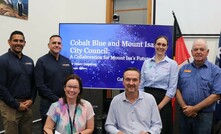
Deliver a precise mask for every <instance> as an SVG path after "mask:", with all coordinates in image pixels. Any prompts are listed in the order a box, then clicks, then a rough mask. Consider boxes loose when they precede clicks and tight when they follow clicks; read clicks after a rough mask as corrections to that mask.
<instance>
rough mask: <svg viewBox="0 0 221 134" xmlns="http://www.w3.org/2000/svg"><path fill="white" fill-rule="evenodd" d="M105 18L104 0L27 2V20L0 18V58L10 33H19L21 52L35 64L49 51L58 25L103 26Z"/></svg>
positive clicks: (41, 0) (32, 0)
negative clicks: (50, 38)
mask: <svg viewBox="0 0 221 134" xmlns="http://www.w3.org/2000/svg"><path fill="white" fill-rule="evenodd" d="M105 17H106V1H105V0H78V1H76V0H30V1H29V18H28V20H21V19H16V18H13V17H7V16H2V15H0V22H1V24H0V55H2V54H3V53H5V52H6V51H8V48H9V46H8V43H7V40H8V38H9V36H10V34H11V32H13V31H14V30H21V31H22V32H23V33H24V34H25V37H26V42H27V43H26V46H25V48H24V50H23V52H24V54H26V55H28V56H30V57H31V58H33V60H34V61H35V62H36V61H37V59H38V58H39V57H40V56H42V55H44V54H45V53H47V52H48V47H47V43H48V40H49V37H50V36H51V35H52V34H59V23H105Z"/></svg>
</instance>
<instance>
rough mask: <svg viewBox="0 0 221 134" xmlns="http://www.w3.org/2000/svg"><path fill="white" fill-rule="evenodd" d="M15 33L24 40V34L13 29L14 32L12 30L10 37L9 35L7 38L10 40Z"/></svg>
mask: <svg viewBox="0 0 221 134" xmlns="http://www.w3.org/2000/svg"><path fill="white" fill-rule="evenodd" d="M16 34H19V35H22V36H23V39H24V40H25V36H24V34H23V33H22V32H21V31H14V32H12V33H11V35H10V37H9V40H12V36H13V35H16Z"/></svg>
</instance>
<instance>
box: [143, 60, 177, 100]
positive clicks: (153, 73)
mask: <svg viewBox="0 0 221 134" xmlns="http://www.w3.org/2000/svg"><path fill="white" fill-rule="evenodd" d="M178 71H179V70H178V65H177V63H176V62H175V61H174V60H172V59H170V58H168V57H167V56H165V58H164V59H163V60H162V61H161V62H159V63H156V60H155V56H154V57H152V58H149V59H147V60H145V61H144V63H143V66H142V68H141V83H140V90H142V91H143V90H144V87H154V88H161V89H164V90H166V91H167V92H166V96H168V97H170V98H173V97H174V95H175V93H176V87H177V81H178Z"/></svg>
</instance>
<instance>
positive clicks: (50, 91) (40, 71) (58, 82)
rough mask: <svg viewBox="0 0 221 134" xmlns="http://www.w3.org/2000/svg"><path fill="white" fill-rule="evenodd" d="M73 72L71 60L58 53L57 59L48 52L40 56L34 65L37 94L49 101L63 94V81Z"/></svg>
mask: <svg viewBox="0 0 221 134" xmlns="http://www.w3.org/2000/svg"><path fill="white" fill-rule="evenodd" d="M72 73H73V68H72V65H71V61H70V60H69V59H68V58H66V57H64V56H62V55H59V58H58V60H56V58H55V57H54V56H53V55H52V54H51V53H50V52H49V53H48V54H46V55H44V56H42V57H40V58H39V59H38V61H37V63H36V66H35V81H36V87H37V89H38V92H39V95H40V96H41V97H42V98H45V99H47V100H49V101H51V102H55V101H58V99H59V98H60V97H62V96H64V88H63V82H64V79H65V78H66V76H67V75H69V74H72Z"/></svg>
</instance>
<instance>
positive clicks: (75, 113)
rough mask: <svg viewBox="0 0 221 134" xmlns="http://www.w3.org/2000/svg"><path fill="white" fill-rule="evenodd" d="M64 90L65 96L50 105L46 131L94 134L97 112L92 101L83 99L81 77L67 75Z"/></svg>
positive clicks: (67, 133) (47, 132) (48, 132)
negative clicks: (95, 112)
mask: <svg viewBox="0 0 221 134" xmlns="http://www.w3.org/2000/svg"><path fill="white" fill-rule="evenodd" d="M64 91H65V97H64V98H61V99H60V100H59V101H57V102H55V103H53V104H52V105H51V106H50V109H49V111H48V113H47V115H48V117H47V120H46V123H45V126H44V133H45V134H53V131H54V130H55V131H56V132H57V133H61V134H76V133H77V134H92V132H93V130H94V115H95V114H94V110H93V107H92V105H91V104H90V102H88V101H86V100H84V99H81V94H82V91H83V86H82V81H81V79H80V77H78V76H77V75H75V74H71V75H69V76H67V77H66V79H65V81H64Z"/></svg>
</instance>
